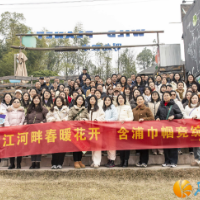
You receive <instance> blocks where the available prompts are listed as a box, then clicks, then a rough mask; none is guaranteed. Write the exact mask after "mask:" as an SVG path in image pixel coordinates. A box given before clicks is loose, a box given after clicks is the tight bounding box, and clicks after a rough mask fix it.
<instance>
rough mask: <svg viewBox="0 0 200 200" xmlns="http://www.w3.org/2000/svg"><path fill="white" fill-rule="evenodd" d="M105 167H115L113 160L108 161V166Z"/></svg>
mask: <svg viewBox="0 0 200 200" xmlns="http://www.w3.org/2000/svg"><path fill="white" fill-rule="evenodd" d="M105 166H106V167H114V166H115V163H114V160H108V164H107V165H105Z"/></svg>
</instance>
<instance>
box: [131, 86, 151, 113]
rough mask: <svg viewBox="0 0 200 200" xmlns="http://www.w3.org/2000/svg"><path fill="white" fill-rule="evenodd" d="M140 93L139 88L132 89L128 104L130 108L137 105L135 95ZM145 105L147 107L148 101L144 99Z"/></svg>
mask: <svg viewBox="0 0 200 200" xmlns="http://www.w3.org/2000/svg"><path fill="white" fill-rule="evenodd" d="M139 95H141V92H140V90H138V89H135V90H134V91H133V95H132V99H131V100H130V106H131V109H133V108H135V107H136V106H137V101H136V99H137V96H139ZM145 105H146V106H147V107H148V103H147V102H146V101H145Z"/></svg>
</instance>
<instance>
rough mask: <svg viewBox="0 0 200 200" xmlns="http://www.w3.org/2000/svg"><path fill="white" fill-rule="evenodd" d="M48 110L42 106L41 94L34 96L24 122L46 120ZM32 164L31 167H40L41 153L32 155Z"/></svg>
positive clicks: (41, 121) (34, 122)
mask: <svg viewBox="0 0 200 200" xmlns="http://www.w3.org/2000/svg"><path fill="white" fill-rule="evenodd" d="M47 113H48V110H47V109H46V108H45V107H43V106H42V104H41V98H40V95H38V94H36V95H34V96H33V99H32V101H31V104H30V105H29V107H28V110H27V114H26V117H25V121H24V124H38V123H45V122H46V115H47ZM31 161H32V165H31V166H30V169H39V168H40V162H41V155H31Z"/></svg>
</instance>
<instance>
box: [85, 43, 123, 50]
mask: <svg viewBox="0 0 200 200" xmlns="http://www.w3.org/2000/svg"><path fill="white" fill-rule="evenodd" d="M110 46H111V45H110V44H105V45H104V47H110ZM113 46H116V48H114V47H113V48H105V49H101V50H103V51H110V50H112V49H114V50H115V51H119V50H120V49H121V48H120V46H122V45H121V44H120V43H113ZM82 47H90V45H86V44H85V45H82ZM92 47H101V45H92ZM83 50H84V51H90V49H83ZM92 51H100V49H92Z"/></svg>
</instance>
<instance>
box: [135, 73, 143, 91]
mask: <svg viewBox="0 0 200 200" xmlns="http://www.w3.org/2000/svg"><path fill="white" fill-rule="evenodd" d="M134 86H137V89H138V90H139V91H140V94H143V92H144V86H145V84H144V83H143V81H142V78H141V76H136V78H135V83H134V85H133V87H134Z"/></svg>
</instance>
